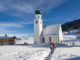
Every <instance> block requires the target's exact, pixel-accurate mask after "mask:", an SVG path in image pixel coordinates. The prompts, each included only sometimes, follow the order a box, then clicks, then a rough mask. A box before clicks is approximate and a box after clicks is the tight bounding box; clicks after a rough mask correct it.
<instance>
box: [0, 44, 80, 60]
mask: <svg viewBox="0 0 80 60" xmlns="http://www.w3.org/2000/svg"><path fill="white" fill-rule="evenodd" d="M48 46H49V45H45V46H44V45H28V46H8V45H7V46H0V60H65V59H71V58H76V57H79V56H80V54H79V53H80V47H69V46H64V45H62V46H61V45H56V48H55V51H54V53H53V54H51V53H50V49H49V47H48Z"/></svg>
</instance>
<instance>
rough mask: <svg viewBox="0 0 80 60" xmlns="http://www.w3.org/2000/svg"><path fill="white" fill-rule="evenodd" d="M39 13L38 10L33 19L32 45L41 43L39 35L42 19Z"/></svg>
mask: <svg viewBox="0 0 80 60" xmlns="http://www.w3.org/2000/svg"><path fill="white" fill-rule="evenodd" d="M41 16H42V15H41V12H40V10H39V9H37V10H36V11H35V19H34V43H35V44H38V43H40V42H41V40H40V39H41V38H40V37H41V33H42V18H41Z"/></svg>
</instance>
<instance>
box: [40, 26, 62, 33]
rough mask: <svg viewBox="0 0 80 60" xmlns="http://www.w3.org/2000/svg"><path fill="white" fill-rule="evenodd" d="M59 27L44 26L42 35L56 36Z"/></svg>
mask: <svg viewBox="0 0 80 60" xmlns="http://www.w3.org/2000/svg"><path fill="white" fill-rule="evenodd" d="M60 27H61V24H55V25H48V26H44V27H43V32H42V35H58V34H59V29H60Z"/></svg>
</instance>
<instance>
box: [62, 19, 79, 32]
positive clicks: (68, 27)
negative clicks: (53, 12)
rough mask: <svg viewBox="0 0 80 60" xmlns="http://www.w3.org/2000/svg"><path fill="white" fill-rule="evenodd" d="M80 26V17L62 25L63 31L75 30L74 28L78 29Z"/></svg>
mask: <svg viewBox="0 0 80 60" xmlns="http://www.w3.org/2000/svg"><path fill="white" fill-rule="evenodd" d="M78 28H80V19H77V20H74V21H70V22H67V23H64V24H63V25H62V30H63V31H68V30H74V29H78Z"/></svg>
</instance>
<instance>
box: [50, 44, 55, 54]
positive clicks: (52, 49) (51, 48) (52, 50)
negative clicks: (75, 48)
mask: <svg viewBox="0 0 80 60" xmlns="http://www.w3.org/2000/svg"><path fill="white" fill-rule="evenodd" d="M54 48H55V44H54V43H50V50H51V53H53V52H54Z"/></svg>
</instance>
